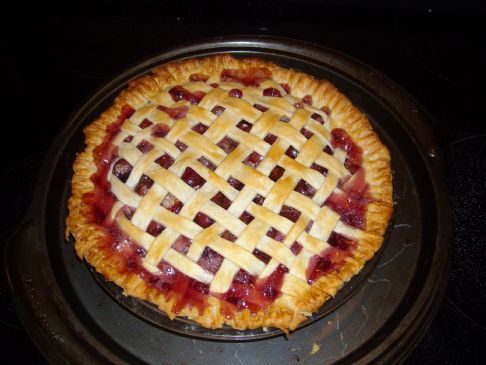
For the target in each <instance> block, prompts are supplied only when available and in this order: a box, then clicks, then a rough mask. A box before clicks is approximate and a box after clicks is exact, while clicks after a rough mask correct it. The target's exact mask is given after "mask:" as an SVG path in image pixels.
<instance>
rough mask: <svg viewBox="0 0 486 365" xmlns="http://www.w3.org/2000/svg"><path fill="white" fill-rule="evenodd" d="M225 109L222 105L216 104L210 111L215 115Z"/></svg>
mask: <svg viewBox="0 0 486 365" xmlns="http://www.w3.org/2000/svg"><path fill="white" fill-rule="evenodd" d="M225 110H226V109H225V108H224V107H222V106H221V105H216V106H215V107H214V108H213V109H212V110H211V113H213V114H216V115H218V116H219V115H221V114H223V112H224V111H225Z"/></svg>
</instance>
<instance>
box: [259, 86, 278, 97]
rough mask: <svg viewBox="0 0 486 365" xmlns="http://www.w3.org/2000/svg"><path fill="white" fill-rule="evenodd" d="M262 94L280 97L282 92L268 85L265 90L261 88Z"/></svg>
mask: <svg viewBox="0 0 486 365" xmlns="http://www.w3.org/2000/svg"><path fill="white" fill-rule="evenodd" d="M263 96H277V97H281V96H282V94H281V93H280V90H279V89H276V88H274V87H268V88H266V89H265V90H263Z"/></svg>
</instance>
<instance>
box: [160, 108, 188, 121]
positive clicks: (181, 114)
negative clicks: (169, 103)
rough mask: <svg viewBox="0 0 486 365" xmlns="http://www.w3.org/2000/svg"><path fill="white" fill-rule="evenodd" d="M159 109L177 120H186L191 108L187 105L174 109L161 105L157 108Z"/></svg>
mask: <svg viewBox="0 0 486 365" xmlns="http://www.w3.org/2000/svg"><path fill="white" fill-rule="evenodd" d="M157 109H159V110H162V111H163V112H165V113H167V114H169V115H170V117H171V118H173V119H175V120H177V119H182V118H185V117H186V115H187V112H188V111H189V107H188V106H186V105H183V106H179V107H174V108H168V107H166V106H163V105H159V106H157Z"/></svg>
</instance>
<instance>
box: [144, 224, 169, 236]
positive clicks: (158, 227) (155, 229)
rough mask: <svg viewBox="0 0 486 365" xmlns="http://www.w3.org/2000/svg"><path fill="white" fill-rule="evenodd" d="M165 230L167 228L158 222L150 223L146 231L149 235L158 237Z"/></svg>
mask: <svg viewBox="0 0 486 365" xmlns="http://www.w3.org/2000/svg"><path fill="white" fill-rule="evenodd" d="M164 229H165V227H164V226H163V225H162V224H160V223H157V222H156V221H150V223H149V225H148V226H147V229H146V230H145V231H146V232H147V233H148V234H150V235H152V236H154V237H157V236H158V235H159V234H161V233H162V231H163V230H164Z"/></svg>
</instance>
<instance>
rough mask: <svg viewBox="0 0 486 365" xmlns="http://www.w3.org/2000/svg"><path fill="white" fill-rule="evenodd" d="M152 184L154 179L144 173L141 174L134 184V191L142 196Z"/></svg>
mask: <svg viewBox="0 0 486 365" xmlns="http://www.w3.org/2000/svg"><path fill="white" fill-rule="evenodd" d="M153 184H154V181H153V180H152V179H151V178H150V177H148V176H146V175H142V177H140V180H139V181H138V183H137V185H136V186H135V189H134V191H135V192H136V193H137V194H138V195H140V196H144V195H145V194H147V192H148V191H149V190H150V188H151V187H152V185H153Z"/></svg>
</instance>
